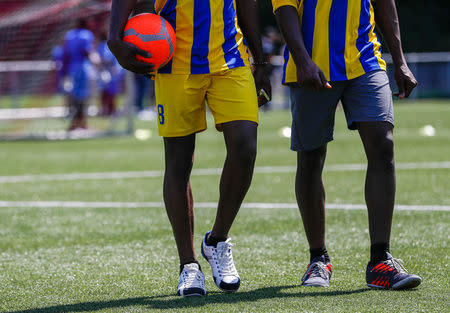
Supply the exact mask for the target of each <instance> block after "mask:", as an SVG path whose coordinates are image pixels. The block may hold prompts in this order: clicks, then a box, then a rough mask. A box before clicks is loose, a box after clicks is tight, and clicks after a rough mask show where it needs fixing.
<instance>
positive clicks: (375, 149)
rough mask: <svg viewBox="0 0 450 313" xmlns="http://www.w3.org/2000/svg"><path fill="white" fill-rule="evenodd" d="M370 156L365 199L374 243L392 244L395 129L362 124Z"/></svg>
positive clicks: (368, 158) (382, 124)
mask: <svg viewBox="0 0 450 313" xmlns="http://www.w3.org/2000/svg"><path fill="white" fill-rule="evenodd" d="M357 128H358V131H359V135H360V137H361V140H362V142H363V145H364V150H365V152H366V156H367V161H368V165H367V174H366V186H365V197H366V204H367V209H368V212H369V233H370V241H371V243H372V244H377V243H389V240H390V235H391V225H392V215H393V212H394V200H395V163H394V140H393V126H392V125H391V124H390V123H388V122H359V123H357Z"/></svg>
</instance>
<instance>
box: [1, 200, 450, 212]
mask: <svg viewBox="0 0 450 313" xmlns="http://www.w3.org/2000/svg"><path fill="white" fill-rule="evenodd" d="M195 207H196V208H216V207H217V203H216V202H196V203H195ZM0 208H89V209H103V208H106V209H110V208H113V209H116V208H117V209H136V208H164V203H163V202H82V201H0ZM242 208H246V209H297V203H244V204H242ZM326 208H327V209H331V210H365V209H366V205H364V204H341V203H328V204H327V205H326ZM395 209H396V210H398V211H445V212H448V211H450V206H448V205H403V204H399V205H396V206H395Z"/></svg>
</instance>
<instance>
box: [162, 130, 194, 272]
mask: <svg viewBox="0 0 450 313" xmlns="http://www.w3.org/2000/svg"><path fill="white" fill-rule="evenodd" d="M194 149H195V134H192V135H189V136H185V137H175V138H167V137H166V138H164V151H165V159H166V169H165V174H164V191H163V193H164V203H165V205H166V211H167V215H168V216H169V220H170V223H171V225H172V230H173V234H174V237H175V242H176V244H177V249H178V254H179V257H180V264H187V263H192V262H195V261H197V259H196V257H195V252H194V243H193V235H194V211H193V204H194V200H193V197H192V190H191V186H190V183H189V177H190V174H191V170H192V163H193V155H194Z"/></svg>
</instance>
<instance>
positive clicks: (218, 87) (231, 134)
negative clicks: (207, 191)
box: [108, 0, 270, 296]
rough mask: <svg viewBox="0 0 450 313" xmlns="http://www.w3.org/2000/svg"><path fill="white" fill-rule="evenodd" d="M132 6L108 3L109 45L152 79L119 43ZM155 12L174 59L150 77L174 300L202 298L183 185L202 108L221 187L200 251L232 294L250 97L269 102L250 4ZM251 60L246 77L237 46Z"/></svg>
mask: <svg viewBox="0 0 450 313" xmlns="http://www.w3.org/2000/svg"><path fill="white" fill-rule="evenodd" d="M135 3H136V1H135V0H128V1H119V0H115V1H113V6H112V12H111V31H110V40H109V41H108V43H109V46H110V48H111V51H112V52H113V53H114V54H115V55H116V57H117V59H118V61H119V63H120V64H121V65H122V66H123V67H125V68H127V69H129V70H132V71H134V72H137V73H148V72H152V71H153V68H152V65H149V64H146V63H142V62H139V61H137V60H136V54H140V55H143V56H147V53H146V52H144V51H142V50H140V49H138V48H136V47H133V46H132V45H129V44H126V43H124V42H123V41H122V36H123V29H124V26H125V24H126V21H127V18H128V16H129V15H130V13H131V11H132V9H133V7H134V5H135ZM154 12H155V13H157V14H160V15H161V16H162V17H164V18H165V19H166V20H167V21H168V22H169V23H170V24H171V25H172V27H173V28H174V29H175V33H176V37H177V38H176V39H177V48H176V50H175V53H174V57H173V59H172V60H171V61H170V62H169V63H168V64H167V65H166V66H165V67H163V68H161V69H160V70H159V71H158V72H157V73H156V75H155V94H156V101H157V108H158V121H157V122H158V129H159V134H160V135H161V136H162V137H164V147H165V161H166V169H165V176H164V191H163V193H164V202H165V205H166V211H167V214H168V216H169V220H170V222H171V224H172V229H173V233H174V236H175V241H176V244H177V248H178V255H179V259H180V280H179V284H178V287H177V294H178V295H181V296H192V295H205V294H206V289H205V283H204V275H203V273H202V271H201V269H200V266H199V263H198V261H197V258H196V255H195V252H194V248H193V247H194V242H193V239H194V238H193V234H194V212H193V198H192V193H191V188H190V184H189V178H190V174H191V170H192V166H193V156H194V148H195V138H196V133H198V132H201V131H203V130H205V129H206V102H207V104H208V107H209V108H210V110H211V112H212V114H213V116H214V120H215V126H216V128H217V129H218V130H221V131H223V135H224V139H225V145H226V148H227V156H226V160H225V165H224V169H223V172H222V177H221V181H220V199H219V203H218V209H217V216H216V220H215V223H214V226H213V227H212V230H211V232H207V233H206V234H205V236H204V239H203V241H202V245H201V252H202V255H203V256H204V257H205V258H206V259H207V261H208V262H209V264H210V266H211V269H212V273H213V278H214V282H215V284H216V285H217V286H218V287H219V288H220V289H221V290H223V291H226V292H235V291H237V290H238V288H239V286H240V277H239V275H238V272H237V270H236V267H235V265H234V261H233V256H232V253H231V247H232V244H231V242H230V239H229V238H228V233H229V230H230V228H231V225H232V223H233V221H234V219H235V217H236V215H237V213H238V210H239V208H240V206H241V203H242V201H243V199H244V197H245V195H246V193H247V190H248V188H249V187H250V183H251V180H252V176H253V168H254V162H255V158H256V134H257V125H258V124H257V122H258V99H257V90H260V89H265V90H266V91H267V93H268V94H269V95H270V82H269V80H268V78H267V76H266V75H265V71H264V67H265V65H266V62H264V61H265V60H264V57H263V52H262V45H261V38H260V36H259V31H258V22H257V7H256V1H255V0H156V1H155V5H154ZM244 35H245V39H246V42H247V44H248V48H249V50H250V51H251V53H252V55H253V60H254V64H255V72H254V73H253V75H252V72H251V70H250V65H249V58H248V54H247V47H246V46H245V44H244Z"/></svg>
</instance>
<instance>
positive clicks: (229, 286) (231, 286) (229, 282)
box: [219, 276, 241, 292]
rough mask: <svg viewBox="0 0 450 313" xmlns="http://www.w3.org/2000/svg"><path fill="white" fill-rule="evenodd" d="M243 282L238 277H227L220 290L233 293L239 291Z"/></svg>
mask: <svg viewBox="0 0 450 313" xmlns="http://www.w3.org/2000/svg"><path fill="white" fill-rule="evenodd" d="M240 284H241V280H240V279H239V277H236V276H226V277H224V278H223V279H222V281H221V282H220V284H219V288H220V289H222V290H224V291H229V292H233V291H236V290H238V289H239V286H240Z"/></svg>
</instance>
